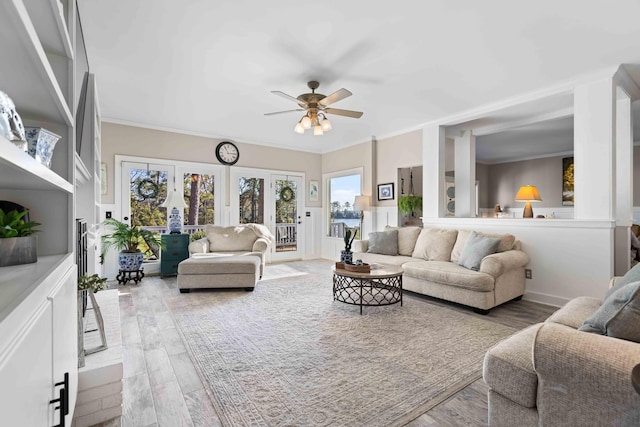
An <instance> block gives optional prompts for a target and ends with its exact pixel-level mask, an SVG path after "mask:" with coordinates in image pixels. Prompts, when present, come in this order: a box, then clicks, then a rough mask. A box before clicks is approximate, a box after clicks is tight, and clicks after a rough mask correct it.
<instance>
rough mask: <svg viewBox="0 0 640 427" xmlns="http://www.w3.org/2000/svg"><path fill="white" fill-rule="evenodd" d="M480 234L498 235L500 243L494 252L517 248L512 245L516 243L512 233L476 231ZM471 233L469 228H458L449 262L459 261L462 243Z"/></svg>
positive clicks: (463, 243) (462, 247)
mask: <svg viewBox="0 0 640 427" xmlns="http://www.w3.org/2000/svg"><path fill="white" fill-rule="evenodd" d="M477 233H478V234H479V235H481V236H487V237H499V238H500V244H499V245H498V249H497V250H496V252H506V251H509V250H511V249H519V248H517V247H514V245H515V243H516V236H514V235H513V234H490V233H482V232H477ZM470 234H471V230H458V236H457V238H456V243H455V245H453V249H452V250H451V262H459V261H460V254H461V253H462V250H463V249H464V245H465V243H466V242H467V239H468V238H469V235H470Z"/></svg>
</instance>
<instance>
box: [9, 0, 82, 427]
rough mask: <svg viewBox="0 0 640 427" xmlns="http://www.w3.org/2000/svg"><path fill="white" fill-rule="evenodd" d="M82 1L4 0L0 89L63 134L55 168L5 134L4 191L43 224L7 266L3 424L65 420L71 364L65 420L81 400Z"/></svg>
mask: <svg viewBox="0 0 640 427" xmlns="http://www.w3.org/2000/svg"><path fill="white" fill-rule="evenodd" d="M75 8H76V2H75V0H63V1H62V2H60V1H58V0H3V1H0V58H2V60H1V61H0V90H1V91H3V92H5V93H7V94H8V95H9V97H10V98H11V99H12V100H13V101H14V103H15V105H16V110H17V111H18V113H19V114H20V116H21V117H22V121H23V123H24V124H25V125H33V126H42V127H45V128H46V129H49V130H51V131H53V132H55V133H56V134H58V135H60V136H61V138H60V140H59V141H58V143H57V145H56V147H55V149H54V155H53V159H52V165H51V169H49V168H47V167H45V166H43V165H41V164H40V163H38V162H37V161H36V160H34V159H33V158H31V157H30V156H29V155H28V154H27V153H25V152H23V151H22V150H20V149H18V148H17V147H16V146H15V145H14V144H13V143H12V142H10V141H8V140H7V139H5V138H4V137H1V136H0V200H7V201H12V202H15V203H19V204H20V205H23V206H25V207H26V208H28V209H29V215H30V219H31V220H32V221H36V222H39V223H41V226H40V227H38V229H39V230H40V231H39V233H37V236H38V261H37V263H35V264H25V265H18V266H8V267H0V384H12V385H13V386H10V387H0V413H1V414H2V419H3V421H2V424H3V425H34V426H36V425H38V426H51V425H57V424H60V416H61V411H60V409H56V405H55V404H54V405H52V404H50V400H52V399H55V398H58V397H59V395H60V391H61V389H62V388H63V387H65V386H63V385H56V383H59V382H61V381H63V378H64V376H65V373H68V374H69V381H68V385H67V386H66V387H65V392H64V394H65V395H68V402H67V403H68V405H67V406H68V409H69V412H68V414H67V415H66V416H65V418H66V424H69V423H70V422H71V418H72V415H73V410H74V406H75V400H76V390H77V379H78V372H77V341H76V339H77V333H76V331H77V291H76V288H77V285H76V265H75V238H74V237H75V233H74V226H75V221H74V217H75V192H76V185H75V181H76V178H75V175H76V167H75V132H74V122H75V118H74V116H75V106H74V105H73V104H74V100H75V99H76V98H75V96H74V90H75V89H74V85H73V82H74V43H73V40H74V37H73V32H72V30H73V28H75V19H76V10H75ZM27 373H28V375H26V374H27ZM16 385H19V387H17V386H16ZM63 416H64V415H63Z"/></svg>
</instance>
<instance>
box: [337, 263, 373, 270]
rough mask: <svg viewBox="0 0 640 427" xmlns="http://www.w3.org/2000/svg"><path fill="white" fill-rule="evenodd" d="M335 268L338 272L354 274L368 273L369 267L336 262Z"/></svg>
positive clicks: (367, 265)
mask: <svg viewBox="0 0 640 427" xmlns="http://www.w3.org/2000/svg"><path fill="white" fill-rule="evenodd" d="M336 268H337V269H340V270H347V271H353V272H354V273H369V272H370V271H371V266H370V265H369V264H366V263H365V264H362V265H355V264H346V263H344V262H336Z"/></svg>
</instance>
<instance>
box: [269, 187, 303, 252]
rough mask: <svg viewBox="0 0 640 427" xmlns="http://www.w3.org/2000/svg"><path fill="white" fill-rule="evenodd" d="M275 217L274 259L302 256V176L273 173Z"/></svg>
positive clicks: (273, 226)
mask: <svg viewBox="0 0 640 427" xmlns="http://www.w3.org/2000/svg"><path fill="white" fill-rule="evenodd" d="M271 183H272V186H271V187H272V189H273V194H272V198H273V204H274V207H273V212H274V215H273V219H272V228H273V230H274V233H273V234H274V236H275V238H276V242H275V245H274V249H273V259H275V260H285V259H297V258H302V250H301V249H302V248H303V246H302V241H303V235H304V227H302V226H301V225H302V210H303V209H304V201H303V200H302V199H303V198H304V197H303V196H304V194H303V193H304V186H303V184H302V178H301V177H295V176H283V175H272V177H271Z"/></svg>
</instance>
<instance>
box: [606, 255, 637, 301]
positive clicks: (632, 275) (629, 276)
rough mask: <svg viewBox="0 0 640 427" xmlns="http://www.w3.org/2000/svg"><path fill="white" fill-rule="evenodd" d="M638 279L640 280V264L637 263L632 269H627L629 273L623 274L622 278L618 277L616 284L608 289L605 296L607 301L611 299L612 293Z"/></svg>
mask: <svg viewBox="0 0 640 427" xmlns="http://www.w3.org/2000/svg"><path fill="white" fill-rule="evenodd" d="M637 281H640V264H636V266H635V267H633V268H632V269H631V270H629V271H627V273H626V274H625V275H624V276H622V278H621V279H618V281H616V284H615V285H613V286H612V287H611V288H609V290H608V291H607V294H606V295H605V297H604V299H605V301H606V300H607V299H609V297H610V296H611V295H613V294H614V293H616V292H617V291H618V290H620V289H622V288H624V287H625V286H626V285H628V284H629V283H632V282H637Z"/></svg>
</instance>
